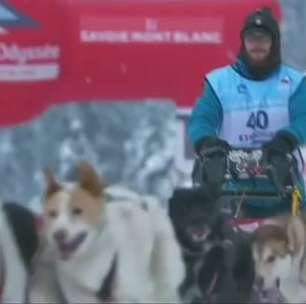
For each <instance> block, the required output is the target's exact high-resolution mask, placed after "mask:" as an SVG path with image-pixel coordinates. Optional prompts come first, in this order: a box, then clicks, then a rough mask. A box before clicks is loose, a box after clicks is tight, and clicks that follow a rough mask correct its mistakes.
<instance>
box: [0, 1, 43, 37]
mask: <svg viewBox="0 0 306 304" xmlns="http://www.w3.org/2000/svg"><path fill="white" fill-rule="evenodd" d="M36 27H39V24H38V22H36V21H35V20H33V19H31V18H30V17H28V16H26V15H25V14H24V13H22V12H20V11H19V10H18V9H16V8H15V7H13V6H12V5H11V4H10V3H9V1H7V0H2V1H1V3H0V34H7V33H8V29H10V28H36Z"/></svg>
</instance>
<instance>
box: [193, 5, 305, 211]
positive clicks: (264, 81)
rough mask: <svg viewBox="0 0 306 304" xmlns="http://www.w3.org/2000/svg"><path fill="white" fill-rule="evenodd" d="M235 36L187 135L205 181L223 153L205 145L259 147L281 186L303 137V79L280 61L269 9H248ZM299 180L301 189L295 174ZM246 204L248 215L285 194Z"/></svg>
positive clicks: (215, 176) (282, 206)
mask: <svg viewBox="0 0 306 304" xmlns="http://www.w3.org/2000/svg"><path fill="white" fill-rule="evenodd" d="M240 38H241V47H240V52H239V55H238V57H237V60H236V62H235V63H234V64H233V65H230V66H225V67H221V68H219V69H216V70H214V71H212V72H210V73H208V74H207V75H206V78H205V88H204V93H203V95H202V96H201V97H200V98H199V100H198V101H197V103H196V105H195V106H194V109H193V111H192V114H191V118H190V121H189V124H188V135H189V137H190V139H191V141H192V143H193V145H194V148H195V150H196V152H197V154H198V155H199V156H200V158H199V159H201V157H203V155H205V157H206V167H205V166H204V169H203V171H204V179H205V178H206V179H208V182H209V181H213V182H220V181H221V176H223V175H224V170H225V160H224V158H223V159H222V158H220V154H219V155H218V154H217V153H210V155H209V153H208V152H209V151H212V152H213V151H219V152H220V151H224V152H225V153H227V152H228V151H229V150H230V149H231V148H261V149H262V151H263V160H264V163H265V165H266V166H269V168H270V169H271V170H270V171H269V174H270V175H271V176H272V175H273V176H272V177H274V181H276V180H277V183H278V185H280V186H282V185H285V184H286V182H287V181H288V178H289V177H290V172H289V170H290V164H289V161H288V158H287V155H288V153H291V152H293V151H294V150H296V148H298V146H300V145H302V144H304V143H305V142H306V80H305V77H304V76H303V74H302V73H300V72H299V71H297V70H295V69H293V68H290V67H288V66H286V65H284V64H282V63H281V50H280V30H279V25H278V23H277V21H276V20H275V18H274V17H273V15H272V14H271V12H270V10H269V9H267V8H264V9H261V10H258V11H256V12H254V13H252V14H250V15H249V16H248V17H247V18H246V20H245V23H244V25H243V28H242V30H241V33H240ZM207 155H208V158H207ZM207 160H208V161H207ZM272 172H273V173H274V174H272ZM299 182H300V184H301V185H300V186H301V187H300V190H301V191H302V190H303V186H302V184H303V182H302V177H301V175H300V176H299ZM238 188H239V187H238ZM236 189H237V185H236ZM255 191H257V190H255ZM247 206H248V207H249V209H250V210H252V211H251V213H252V214H253V215H254V216H257V215H259V214H260V213H262V214H261V216H262V215H263V214H264V215H267V216H269V215H273V214H275V213H278V212H281V211H284V210H286V211H287V210H288V208H290V204H289V203H288V199H287V201H286V200H285V201H280V203H279V204H278V205H277V206H276V205H273V206H269V204H267V203H266V202H264V203H263V202H261V203H260V202H247ZM258 210H259V211H260V212H259V213H258V214H257V213H256V212H257V211H258ZM255 213H256V215H255Z"/></svg>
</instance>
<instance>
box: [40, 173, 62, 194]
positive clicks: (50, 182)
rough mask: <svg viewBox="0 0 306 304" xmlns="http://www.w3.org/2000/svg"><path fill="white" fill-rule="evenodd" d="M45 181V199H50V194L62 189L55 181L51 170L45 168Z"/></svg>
mask: <svg viewBox="0 0 306 304" xmlns="http://www.w3.org/2000/svg"><path fill="white" fill-rule="evenodd" d="M43 173H44V176H45V181H46V184H47V187H46V197H50V196H51V195H52V194H54V193H56V192H58V191H60V190H61V189H62V186H61V185H60V184H59V182H58V181H57V180H56V178H55V176H54V174H53V172H52V170H51V169H50V168H46V169H44V170H43Z"/></svg>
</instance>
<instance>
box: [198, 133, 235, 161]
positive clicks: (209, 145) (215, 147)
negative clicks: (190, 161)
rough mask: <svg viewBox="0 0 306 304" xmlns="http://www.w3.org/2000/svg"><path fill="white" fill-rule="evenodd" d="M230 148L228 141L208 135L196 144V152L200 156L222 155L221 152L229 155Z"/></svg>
mask: <svg viewBox="0 0 306 304" xmlns="http://www.w3.org/2000/svg"><path fill="white" fill-rule="evenodd" d="M230 149H231V146H230V145H229V144H228V142H227V141H225V140H223V139H220V138H218V137H206V138H205V139H203V140H201V141H200V142H199V143H197V145H196V152H197V154H198V155H199V156H200V157H205V156H207V157H209V156H213V155H215V154H217V155H220V153H223V154H225V155H227V154H228V152H229V150H230Z"/></svg>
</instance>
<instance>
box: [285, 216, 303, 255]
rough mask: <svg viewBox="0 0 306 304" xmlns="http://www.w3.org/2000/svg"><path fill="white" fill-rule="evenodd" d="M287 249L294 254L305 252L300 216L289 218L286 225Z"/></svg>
mask: <svg viewBox="0 0 306 304" xmlns="http://www.w3.org/2000/svg"><path fill="white" fill-rule="evenodd" d="M286 228H287V236H288V248H289V251H291V252H292V253H294V254H299V253H301V252H304V250H305V241H306V232H305V225H304V222H303V220H302V218H301V217H300V216H291V217H290V218H289V220H288V223H287V227H286Z"/></svg>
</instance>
